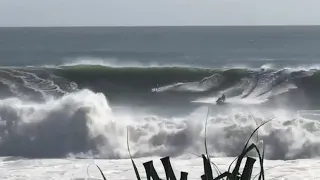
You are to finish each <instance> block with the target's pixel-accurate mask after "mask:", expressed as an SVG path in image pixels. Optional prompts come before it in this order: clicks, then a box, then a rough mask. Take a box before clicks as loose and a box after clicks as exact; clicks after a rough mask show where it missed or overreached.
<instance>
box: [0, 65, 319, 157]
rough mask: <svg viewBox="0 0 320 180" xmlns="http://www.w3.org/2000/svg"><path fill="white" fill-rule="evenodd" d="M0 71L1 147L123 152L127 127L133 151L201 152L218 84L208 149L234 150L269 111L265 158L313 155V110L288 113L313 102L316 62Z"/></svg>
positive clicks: (45, 153)
mask: <svg viewBox="0 0 320 180" xmlns="http://www.w3.org/2000/svg"><path fill="white" fill-rule="evenodd" d="M0 74H1V76H0V77H1V78H0V82H1V86H0V88H1V94H0V95H1V100H0V117H1V121H0V122H1V124H0V125H1V126H0V127H1V128H0V137H1V139H0V156H24V157H33V158H34V157H41V158H42V157H66V156H76V157H92V156H94V157H100V158H112V159H114V158H116V159H117V158H127V157H128V153H127V147H126V128H127V127H128V132H129V134H130V136H129V137H130V139H129V142H130V146H131V149H132V153H133V154H134V156H135V157H145V156H157V155H159V156H167V155H169V156H190V153H191V154H192V153H195V154H201V153H202V152H204V151H203V145H202V143H203V138H204V119H205V117H206V112H207V109H206V107H203V105H206V104H208V103H212V102H214V101H215V99H216V97H217V96H218V95H220V94H222V93H224V94H225V95H226V97H227V102H228V103H229V104H228V105H226V106H221V107H220V106H215V105H212V106H210V107H211V108H210V115H209V125H208V128H209V129H211V130H210V131H208V141H209V143H208V144H209V150H210V152H211V153H212V154H213V155H214V156H237V153H238V149H239V147H240V146H242V144H243V143H244V142H245V141H246V139H247V138H248V137H249V135H250V133H251V132H252V131H253V129H254V128H255V127H256V126H257V125H258V124H261V123H262V122H263V121H265V120H267V119H268V118H270V117H274V118H275V119H274V120H273V121H272V122H271V123H270V124H268V125H266V126H264V127H263V128H262V129H261V131H259V140H256V141H257V142H259V141H263V143H264V144H265V145H266V158H268V159H295V158H313V157H317V156H319V155H320V151H319V149H320V143H319V142H318V139H319V137H318V136H319V127H320V124H319V121H318V119H317V117H318V116H317V115H315V114H316V113H314V112H313V111H311V112H309V114H308V113H307V115H306V112H305V111H303V113H304V116H298V118H297V116H296V110H297V109H299V108H307V107H312V108H313V109H315V108H316V107H317V106H318V105H319V97H318V92H319V87H320V86H318V84H319V81H320V79H319V78H320V74H319V71H318V70H317V69H290V68H285V69H245V68H235V69H205V68H191V67H123V68H121V67H106V66H101V65H70V66H59V67H28V68H5V67H3V68H1V69H0ZM148 108H149V109H148ZM253 117H254V118H253ZM292 119H294V120H292ZM319 119H320V118H319ZM254 140H255V139H254Z"/></svg>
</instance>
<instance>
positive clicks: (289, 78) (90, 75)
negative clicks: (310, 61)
mask: <svg viewBox="0 0 320 180" xmlns="http://www.w3.org/2000/svg"><path fill="white" fill-rule="evenodd" d="M0 74H1V79H0V82H1V84H2V87H1V89H2V93H1V94H0V95H1V96H2V97H8V96H10V95H14V96H16V97H19V98H24V99H28V100H34V99H38V100H39V99H47V98H50V97H52V96H55V97H57V96H61V95H64V94H66V93H69V92H73V91H75V90H79V89H84V88H88V89H91V90H93V91H96V92H103V93H104V94H105V95H106V96H107V97H108V98H109V99H110V101H111V102H117V101H126V100H127V99H129V100H130V101H135V100H136V101H137V102H138V101H139V99H140V100H141V99H142V100H143V101H148V100H149V101H157V100H160V99H161V100H162V101H163V102H164V101H170V100H172V98H173V99H176V100H179V101H187V102H190V101H193V100H196V99H197V98H209V97H214V98H216V96H217V95H219V94H221V93H225V94H226V96H227V98H239V99H245V98H251V99H252V98H254V99H257V98H260V99H271V98H273V97H274V96H276V95H279V94H280V95H281V94H286V93H291V92H295V91H297V90H300V91H302V92H303V93H304V95H306V96H308V97H309V98H311V97H313V98H312V99H313V100H314V103H316V101H315V100H316V99H317V98H315V97H318V96H317V91H318V90H319V88H320V86H318V82H319V81H320V73H319V71H318V70H317V69H292V68H291V69H290V68H284V69H263V70H262V69H245V68H242V69H241V68H238V69H205V68H191V67H125V68H119V67H118V68H116V67H106V66H101V65H74V66H60V67H58V68H57V67H51V68H50V67H49V68H31V67H30V68H1V69H0ZM39 97H40V98H39Z"/></svg>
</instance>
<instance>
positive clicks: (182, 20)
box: [0, 0, 320, 26]
mask: <svg viewBox="0 0 320 180" xmlns="http://www.w3.org/2000/svg"><path fill="white" fill-rule="evenodd" d="M311 24H312V25H319V24H320V0H0V26H127V25H134V26H157V25H167V26H171V25H311Z"/></svg>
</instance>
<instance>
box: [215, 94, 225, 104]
mask: <svg viewBox="0 0 320 180" xmlns="http://www.w3.org/2000/svg"><path fill="white" fill-rule="evenodd" d="M225 100H226V96H225V95H224V94H222V96H221V97H219V98H218V99H217V101H216V103H217V104H222V103H224V101H225Z"/></svg>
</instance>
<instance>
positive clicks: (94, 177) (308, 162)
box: [0, 157, 320, 180]
mask: <svg viewBox="0 0 320 180" xmlns="http://www.w3.org/2000/svg"><path fill="white" fill-rule="evenodd" d="M149 160H153V162H154V166H155V169H156V171H157V172H158V174H159V176H160V178H165V172H164V169H163V166H162V164H161V161H160V158H157V157H150V158H140V159H135V163H136V165H137V167H138V170H139V173H140V177H141V178H142V179H147V178H146V173H145V170H144V167H143V165H142V163H144V162H147V161H149ZM232 160H233V158H213V159H212V161H213V162H214V163H216V164H217V166H218V167H219V169H220V171H221V172H224V171H226V170H227V169H228V167H229V164H230V163H231V162H232ZM202 163H203V162H202V159H200V158H193V159H175V158H171V164H172V168H173V170H174V173H175V175H176V177H177V178H178V179H179V178H180V172H181V171H185V172H188V173H189V174H188V179H190V180H194V179H201V178H200V176H201V175H203V173H204V171H203V164H202ZM94 165H98V166H99V167H100V168H101V170H102V171H103V173H104V174H105V176H106V178H107V179H110V180H116V179H117V180H133V179H135V174H134V171H133V168H132V165H131V161H130V160H128V159H122V160H93V159H91V160H87V159H85V160H75V159H29V160H27V159H20V160H19V159H18V160H15V159H14V158H1V161H0V178H1V179H9V180H13V179H27V180H28V179H30V180H31V179H32V180H43V179H61V180H89V179H90V180H98V179H102V177H101V175H100V174H99V172H98V169H97V168H96V167H95V166H94ZM319 170H320V160H319V159H305V160H293V161H282V160H278V161H269V160H266V161H265V178H266V179H274V180H310V179H319V178H320V175H319V173H318V172H319ZM258 173H259V166H258V163H256V164H255V166H254V170H253V173H252V174H253V177H254V176H255V175H256V174H258ZM214 177H216V174H214Z"/></svg>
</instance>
